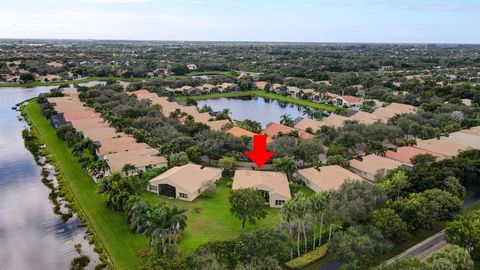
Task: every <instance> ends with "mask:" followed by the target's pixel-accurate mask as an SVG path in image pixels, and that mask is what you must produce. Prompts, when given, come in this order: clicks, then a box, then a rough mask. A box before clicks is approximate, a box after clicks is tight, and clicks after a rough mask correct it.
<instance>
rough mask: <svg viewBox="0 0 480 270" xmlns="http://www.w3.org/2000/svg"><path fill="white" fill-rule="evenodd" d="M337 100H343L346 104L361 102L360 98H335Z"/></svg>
mask: <svg viewBox="0 0 480 270" xmlns="http://www.w3.org/2000/svg"><path fill="white" fill-rule="evenodd" d="M337 98H341V99H343V100H345V101H346V102H348V103H358V102H361V101H362V99H361V98H358V97H354V96H340V97H337Z"/></svg>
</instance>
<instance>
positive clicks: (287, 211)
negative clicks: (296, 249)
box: [280, 199, 295, 260]
mask: <svg viewBox="0 0 480 270" xmlns="http://www.w3.org/2000/svg"><path fill="white" fill-rule="evenodd" d="M294 206H295V205H294V203H293V201H292V200H291V199H290V200H287V201H286V202H285V203H284V204H283V207H282V208H281V209H280V216H281V217H282V220H283V221H284V222H285V223H286V225H287V230H288V240H289V248H290V260H291V259H293V249H292V242H293V220H294V219H295V208H294Z"/></svg>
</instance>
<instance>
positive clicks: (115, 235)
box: [24, 101, 280, 269]
mask: <svg viewBox="0 0 480 270" xmlns="http://www.w3.org/2000/svg"><path fill="white" fill-rule="evenodd" d="M24 112H26V113H27V115H28V117H29V119H30V121H31V122H32V124H33V125H34V127H35V128H36V129H37V130H38V132H39V134H40V136H42V139H43V141H44V143H45V144H46V146H47V148H48V150H49V152H50V153H51V154H52V156H53V158H54V160H55V161H56V162H57V164H58V169H60V171H61V172H62V173H63V174H64V176H65V178H66V180H67V183H68V185H69V188H70V189H71V191H72V193H73V194H74V196H75V200H76V201H77V202H78V204H79V205H80V207H81V208H82V210H83V212H84V213H85V215H86V216H87V217H88V220H89V223H90V224H91V226H92V227H93V229H94V230H95V232H96V234H97V236H98V237H99V239H100V240H101V242H102V244H103V246H104V247H105V249H106V251H107V253H108V255H109V257H110V259H111V260H112V263H113V264H114V265H115V268H117V269H138V268H139V267H140V266H141V265H142V264H143V262H144V259H143V258H141V257H139V256H137V254H138V253H139V252H141V251H144V250H145V249H146V248H147V247H148V241H147V238H146V237H145V236H143V235H135V234H133V233H131V231H130V229H129V227H128V225H127V222H126V219H125V217H124V215H123V214H122V213H119V212H115V211H112V210H110V209H108V208H106V207H105V204H104V199H103V197H102V196H101V195H100V194H98V192H97V186H96V184H95V182H93V180H92V179H91V178H90V176H88V175H87V174H86V173H85V172H84V171H83V170H82V168H81V166H80V164H79V162H78V160H77V158H76V157H75V156H74V155H73V154H72V153H71V151H70V149H69V148H68V146H67V144H66V143H65V142H64V141H62V140H60V139H59V138H58V137H57V136H56V132H55V129H54V128H53V127H52V126H51V125H50V122H49V121H48V120H47V119H46V118H45V117H44V116H43V115H42V113H41V111H40V107H39V105H38V103H37V102H36V101H31V102H30V103H28V104H27V105H26V106H25V107H24ZM228 181H229V180H227V179H224V180H222V181H220V182H219V185H218V189H217V191H216V192H215V194H214V196H213V197H212V198H208V199H206V198H197V199H196V200H194V201H193V202H186V201H180V200H174V199H168V198H166V197H162V196H159V195H155V194H153V193H148V192H147V193H145V194H144V195H143V196H144V197H145V198H146V199H147V200H148V201H150V202H151V203H152V204H154V203H159V202H166V203H169V204H177V205H179V206H182V207H185V208H187V209H188V214H187V216H188V227H187V229H186V231H185V237H184V239H182V241H181V242H180V244H179V246H180V248H182V249H183V250H184V251H186V252H189V251H192V250H194V249H195V248H196V247H198V246H199V245H201V244H203V243H206V242H209V241H214V240H224V239H232V238H235V237H237V236H239V235H240V234H241V233H242V229H241V222H240V220H239V219H237V218H235V217H234V216H232V215H231V214H230V212H229V202H228V195H229V193H230V188H229V187H228V184H227V183H228ZM279 220H280V217H279V215H278V210H277V209H270V208H269V209H268V216H267V217H266V218H265V219H263V220H260V221H259V222H258V223H257V224H256V225H251V224H248V223H247V226H246V229H245V231H250V230H252V229H255V228H259V227H264V226H271V227H273V226H275V224H277V223H278V222H279Z"/></svg>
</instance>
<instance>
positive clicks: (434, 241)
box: [387, 191, 480, 264]
mask: <svg viewBox="0 0 480 270" xmlns="http://www.w3.org/2000/svg"><path fill="white" fill-rule="evenodd" d="M479 200H480V191H479V192H477V193H475V194H473V195H472V196H470V197H468V198H467V199H466V200H465V201H464V202H463V208H467V207H469V206H471V205H472V204H474V203H476V202H477V201H479ZM446 244H447V241H445V233H444V231H441V232H439V233H437V234H435V235H433V236H431V237H429V238H428V239H425V240H424V241H422V242H420V243H418V244H416V245H415V246H413V247H411V248H409V249H408V250H406V251H404V252H402V253H401V254H399V255H397V256H395V257H393V258H391V259H390V260H388V261H387V263H388V264H390V263H393V262H394V261H395V260H398V259H402V258H408V257H417V258H420V259H424V258H426V257H428V256H429V255H430V254H432V253H434V252H435V251H437V250H439V249H441V248H442V247H444V246H445V245H446Z"/></svg>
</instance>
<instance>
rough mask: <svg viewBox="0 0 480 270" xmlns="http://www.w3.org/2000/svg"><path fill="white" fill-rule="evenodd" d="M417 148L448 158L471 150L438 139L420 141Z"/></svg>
mask: <svg viewBox="0 0 480 270" xmlns="http://www.w3.org/2000/svg"><path fill="white" fill-rule="evenodd" d="M415 147H416V148H419V149H423V150H427V151H431V152H434V153H437V154H440V155H443V156H446V157H453V156H456V155H458V153H460V152H461V151H465V150H469V149H471V147H470V146H468V145H465V144H461V143H456V142H453V141H443V140H437V139H430V140H419V141H417V145H416V146H415Z"/></svg>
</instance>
